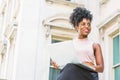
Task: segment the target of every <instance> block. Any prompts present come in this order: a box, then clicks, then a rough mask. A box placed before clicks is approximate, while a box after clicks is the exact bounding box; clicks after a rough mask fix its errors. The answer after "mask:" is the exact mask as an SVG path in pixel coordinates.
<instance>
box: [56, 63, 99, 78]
mask: <svg viewBox="0 0 120 80" xmlns="http://www.w3.org/2000/svg"><path fill="white" fill-rule="evenodd" d="M57 80H98V74H97V72H93V71H89V70H86V69H83V68H81V67H80V66H77V65H75V64H72V63H69V64H67V65H66V66H65V67H64V68H63V69H62V70H61V72H60V74H59V76H58V78H57Z"/></svg>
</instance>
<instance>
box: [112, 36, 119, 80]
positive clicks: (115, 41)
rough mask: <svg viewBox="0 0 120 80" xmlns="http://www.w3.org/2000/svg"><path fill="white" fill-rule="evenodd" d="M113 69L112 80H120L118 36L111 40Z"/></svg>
mask: <svg viewBox="0 0 120 80" xmlns="http://www.w3.org/2000/svg"><path fill="white" fill-rule="evenodd" d="M113 69H114V80H119V79H120V35H117V36H115V37H114V38H113Z"/></svg>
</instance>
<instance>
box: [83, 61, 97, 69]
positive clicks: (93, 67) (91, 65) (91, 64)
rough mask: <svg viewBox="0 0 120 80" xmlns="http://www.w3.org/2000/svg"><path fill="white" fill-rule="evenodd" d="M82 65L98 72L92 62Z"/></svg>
mask: <svg viewBox="0 0 120 80" xmlns="http://www.w3.org/2000/svg"><path fill="white" fill-rule="evenodd" d="M82 64H84V65H86V66H89V67H91V68H92V69H94V70H95V71H96V68H95V65H94V64H93V63H92V62H83V63H82Z"/></svg>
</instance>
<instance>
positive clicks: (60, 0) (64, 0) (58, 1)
mask: <svg viewBox="0 0 120 80" xmlns="http://www.w3.org/2000/svg"><path fill="white" fill-rule="evenodd" d="M46 1H47V2H48V3H50V4H54V3H56V4H62V5H66V6H71V7H78V6H79V7H84V5H83V4H78V3H76V2H73V1H72V2H71V1H67V0H46Z"/></svg>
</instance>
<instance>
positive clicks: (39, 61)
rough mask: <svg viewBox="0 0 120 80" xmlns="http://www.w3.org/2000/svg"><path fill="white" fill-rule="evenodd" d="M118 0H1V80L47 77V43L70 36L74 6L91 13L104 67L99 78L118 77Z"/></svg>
mask: <svg viewBox="0 0 120 80" xmlns="http://www.w3.org/2000/svg"><path fill="white" fill-rule="evenodd" d="M119 2H120V1H119V0H92V1H91V0H2V3H1V7H0V80H49V67H50V56H49V54H47V52H46V45H47V44H49V43H52V41H53V42H57V41H66V40H70V39H72V38H73V37H74V36H75V35H76V32H75V31H74V30H73V28H72V26H71V25H70V23H69V15H70V13H71V12H72V10H73V9H74V8H75V7H77V6H81V7H86V8H87V9H89V10H90V11H91V12H92V14H93V16H94V17H93V22H92V23H93V24H92V27H93V28H92V32H91V34H90V36H89V37H90V38H91V39H93V40H94V41H100V43H101V46H102V50H103V56H104V62H105V70H104V72H103V73H102V74H100V80H119V79H120V76H119V75H120V33H119V32H120V18H119V17H120V11H119V9H120V6H119Z"/></svg>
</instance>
